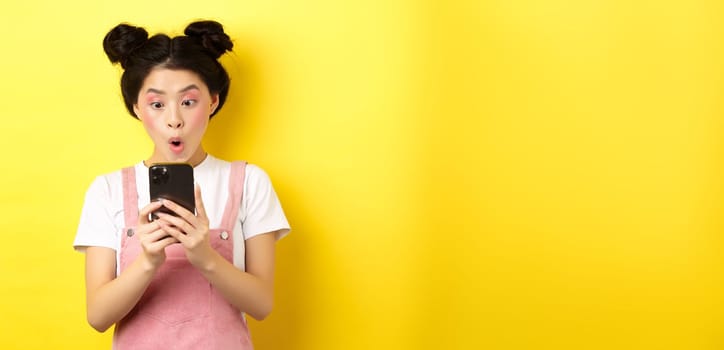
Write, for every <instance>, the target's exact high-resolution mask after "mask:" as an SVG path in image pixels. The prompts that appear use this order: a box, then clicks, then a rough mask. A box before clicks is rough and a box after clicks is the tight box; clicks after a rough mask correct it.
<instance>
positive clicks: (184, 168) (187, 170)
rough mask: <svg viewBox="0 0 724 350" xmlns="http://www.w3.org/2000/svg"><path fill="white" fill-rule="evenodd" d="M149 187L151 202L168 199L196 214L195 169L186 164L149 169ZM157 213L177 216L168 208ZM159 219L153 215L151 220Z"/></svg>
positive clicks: (162, 208) (163, 208)
mask: <svg viewBox="0 0 724 350" xmlns="http://www.w3.org/2000/svg"><path fill="white" fill-rule="evenodd" d="M148 185H149V186H148V187H149V192H150V195H151V196H150V198H151V201H156V200H161V199H168V200H170V201H173V202H174V203H176V204H178V205H180V206H182V207H184V208H186V209H187V210H188V211H190V212H191V213H195V210H196V208H195V207H196V206H195V200H194V168H193V167H192V166H191V165H190V164H186V163H160V164H154V165H152V166H151V167H150V168H148ZM157 211H159V212H163V213H168V214H171V215H176V213H174V212H172V211H171V210H169V209H168V208H166V207H161V208H160V209H158V210H157ZM157 218H158V217H157V216H156V215H155V213H152V214H151V220H156V219H157Z"/></svg>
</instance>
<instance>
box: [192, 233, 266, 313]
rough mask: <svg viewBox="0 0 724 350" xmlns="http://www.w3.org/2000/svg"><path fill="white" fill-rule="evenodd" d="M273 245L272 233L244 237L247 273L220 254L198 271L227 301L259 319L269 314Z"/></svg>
mask: <svg viewBox="0 0 724 350" xmlns="http://www.w3.org/2000/svg"><path fill="white" fill-rule="evenodd" d="M275 245H276V234H275V233H274V232H269V233H265V234H260V235H257V236H254V237H252V238H249V239H248V240H246V242H245V247H246V264H245V265H246V272H244V271H242V270H239V269H238V268H237V267H236V266H234V265H233V264H232V263H231V262H229V261H228V260H226V259H224V258H223V257H222V256H221V255H219V254H215V255H214V257H213V258H212V259H210V260H209V262H208V263H207V264H206V265H205V266H201V267H200V268H199V271H201V273H202V274H203V275H204V276H205V277H206V278H207V279H208V280H209V282H211V284H213V285H214V287H215V288H216V289H218V290H219V292H221V294H222V295H223V296H224V298H226V300H228V301H229V302H230V303H231V304H233V305H234V306H236V307H237V308H238V309H239V310H241V311H244V312H246V313H248V314H249V315H251V317H254V318H255V319H257V320H260V321H261V320H263V319H264V318H266V317H267V316H268V315H269V313H271V310H272V306H273V303H274V249H275Z"/></svg>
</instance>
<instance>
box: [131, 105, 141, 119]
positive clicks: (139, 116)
mask: <svg viewBox="0 0 724 350" xmlns="http://www.w3.org/2000/svg"><path fill="white" fill-rule="evenodd" d="M133 113H134V114H135V115H136V118H137V119H138V120H141V110H140V109H139V108H138V103H134V104H133Z"/></svg>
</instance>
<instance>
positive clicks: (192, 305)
mask: <svg viewBox="0 0 724 350" xmlns="http://www.w3.org/2000/svg"><path fill="white" fill-rule="evenodd" d="M245 168H246V163H245V162H233V163H231V174H230V176H229V196H228V201H227V203H226V208H225V211H224V216H223V218H222V221H221V227H219V228H216V229H211V230H210V233H209V235H210V237H209V239H210V241H211V245H212V246H213V247H214V249H216V250H217V251H218V252H219V254H221V255H222V256H223V257H224V258H226V259H227V260H229V262H231V263H233V234H232V233H233V229H234V223H235V221H236V219H237V215H238V212H239V205H240V204H241V198H242V195H243V193H242V192H243V188H244V186H243V184H244V170H245ZM122 178H123V207H124V208H123V209H124V216H125V225H126V227H125V228H124V229H123V234H122V240H121V249H120V254H121V255H120V270H121V271H123V270H124V269H125V268H127V267H128V266H129V265H130V264H131V263H132V262H133V261H134V260H135V259H136V257H137V256H138V255H139V254H140V253H141V251H142V248H141V245H140V243H139V240H138V238H137V237H136V236H135V235H134V229H135V226H136V224H137V222H138V191H137V189H136V176H135V169H134V168H133V167H129V168H125V169H123V170H122ZM113 338H114V339H113V344H114V349H118V350H126V349H133V350H142V349H154V350H156V349H224V350H226V349H245V350H246V349H252V348H253V347H252V344H251V340H250V338H249V330H248V328H247V325H246V320H245V319H244V316H243V314H242V313H241V312H240V311H239V310H238V309H236V308H235V307H234V306H232V305H231V304H230V303H229V302H227V301H226V300H225V299H224V297H223V296H222V295H221V294H220V293H219V292H218V291H217V290H216V289H215V288H214V287H213V286H212V285H211V283H209V281H208V280H206V278H204V276H203V275H201V273H200V272H198V271H197V270H196V268H195V267H193V266H192V265H191V264H190V263H189V262H188V260H187V259H186V254H185V253H184V249H183V247H182V246H181V244H172V245H170V246H168V247H166V261H165V262H164V263H163V265H162V266H161V267H160V268H159V269H158V271H157V272H156V275H155V276H154V278H153V280H152V281H151V284H150V285H149V286H148V288H147V289H146V291H145V292H144V294H143V296H142V297H141V299H140V300H139V301H138V303H137V304H136V306H135V307H134V308H133V310H131V311H130V312H129V313H128V315H126V316H125V317H124V318H123V319H122V320H121V321H119V322H118V324H116V329H115V334H114V336H113Z"/></svg>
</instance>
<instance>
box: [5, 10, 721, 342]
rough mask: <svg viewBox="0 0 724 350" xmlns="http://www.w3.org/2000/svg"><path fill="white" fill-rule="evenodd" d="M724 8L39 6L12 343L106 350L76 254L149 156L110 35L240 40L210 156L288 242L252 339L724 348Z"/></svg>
mask: <svg viewBox="0 0 724 350" xmlns="http://www.w3.org/2000/svg"><path fill="white" fill-rule="evenodd" d="M723 10H724V7H723V6H722V5H721V2H720V1H713V0H712V1H706V0H689V1H673V0H662V1H623V0H621V1H617V0H608V1H603V0H597V1H578V0H547V1H535V0H479V1H442V0H441V1H426V0H422V1H412V0H408V1H404V0H397V1H392V0H388V1H379V0H378V1H358V0H352V1H331V0H330V1H318V0H316V1H315V0H312V1H214V0H208V1H202V2H199V1H188V0H176V1H152V2H149V1H139V0H129V1H108V2H105V3H101V2H94V1H88V2H78V3H74V2H72V1H65V2H61V1H38V0H25V1H21V2H14V3H13V5H6V6H4V8H3V10H2V11H1V12H0V33H2V36H1V39H0V52H2V56H1V57H0V62H1V65H0V79H1V81H2V83H1V84H0V96H2V101H3V103H2V107H0V114H1V115H2V121H0V125H1V128H0V130H1V131H0V134H1V135H2V137H0V149H2V150H3V151H4V157H3V160H2V162H0V179H1V180H2V181H1V183H2V186H0V188H1V189H0V196H1V197H0V198H1V199H2V202H1V206H0V213H1V214H0V235H1V236H0V237H2V240H0V278H1V280H0V348H2V349H99V348H109V346H110V340H111V335H110V333H111V332H107V334H97V333H96V332H94V331H93V330H92V329H91V328H90V327H89V326H88V325H87V324H86V322H85V316H84V315H85V306H84V289H83V256H82V254H79V253H75V252H74V251H73V250H72V247H71V244H72V240H73V237H74V234H75V228H76V225H77V222H78V217H79V213H80V208H81V204H82V199H83V195H84V192H85V190H86V188H87V186H88V185H89V184H90V182H91V181H92V179H93V178H94V177H95V176H96V175H98V174H101V173H105V172H110V171H113V170H116V169H118V168H120V167H122V166H125V165H128V164H132V163H135V162H137V161H139V160H140V159H143V158H144V157H147V156H148V155H149V153H150V150H151V149H150V146H151V145H150V142H149V141H147V140H146V136H145V134H144V132H143V130H142V128H141V125H140V124H139V123H138V122H136V121H135V120H134V119H132V118H131V117H130V116H128V115H127V114H126V113H125V111H124V108H123V105H122V103H121V98H120V92H119V90H118V78H119V76H120V70H119V69H118V68H116V67H113V66H111V65H110V63H109V62H108V61H107V59H106V57H105V55H104V53H103V51H102V48H101V40H102V38H103V36H104V35H105V33H106V32H107V31H108V30H109V29H110V28H111V27H112V26H114V25H115V24H117V23H119V22H121V21H128V22H131V23H134V24H138V25H142V26H146V27H147V28H148V29H149V30H150V31H151V32H156V31H159V30H160V31H170V32H172V33H179V32H181V31H182V30H183V27H184V26H185V25H186V24H187V23H188V22H190V21H191V20H193V19H197V18H212V19H216V20H219V21H221V22H222V23H224V24H225V26H226V28H227V32H228V33H229V34H230V35H231V36H232V37H233V39H234V40H235V45H236V46H235V53H234V54H232V55H229V56H227V57H225V58H224V59H223V62H224V63H225V64H226V65H227V67H228V69H229V71H230V73H231V75H232V79H233V87H232V92H231V97H230V100H229V102H228V103H227V105H226V107H225V108H224V110H222V112H221V113H220V114H219V115H218V116H217V117H215V119H214V120H213V121H212V123H211V126H210V130H209V132H208V134H207V140H206V141H205V144H206V147H207V148H208V150H210V151H211V152H212V153H214V154H216V155H218V156H220V157H222V158H227V159H247V160H249V161H251V162H254V163H256V164H258V165H260V166H262V167H263V168H264V169H266V170H267V172H268V173H269V174H270V175H271V177H272V179H273V181H274V185H275V187H276V189H277V192H278V194H279V196H280V197H281V199H282V201H283V204H284V208H285V210H286V212H287V215H288V217H289V220H290V222H291V224H292V226H293V233H292V234H291V235H290V236H289V237H288V238H285V239H284V240H282V241H280V242H279V244H278V253H279V255H278V256H279V257H278V275H277V294H276V308H275V311H274V312H273V313H272V315H271V316H270V317H269V318H268V319H267V320H265V321H263V322H255V321H251V327H252V336H253V338H254V340H255V343H256V346H257V348H258V349H405V348H409V349H413V348H414V349H481V348H486V349H721V348H722V347H724V338H722V335H721V334H722V324H724V306H722V305H723V303H722V295H723V292H724V278H723V277H722V254H721V253H722V244H723V243H724V242H723V240H722V238H721V232H722V228H724V225H723V221H722V219H721V212H722V207H723V206H722V198H723V197H722V195H723V194H724V193H723V190H724V188H723V186H722V180H721V179H722V170H724V169H723V168H722V165H721V164H722V159H723V158H722V157H723V156H724V154H723V152H722V151H723V150H724V144H722V142H721V139H722V138H721V136H722V131H724V130H723V127H724V124H723V123H722V119H721V116H722V112H723V107H724V106H722V101H724V99H723V97H724V96H723V95H724V94H723V92H724V86H723V85H722V84H724V69H723V67H724V12H723Z"/></svg>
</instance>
